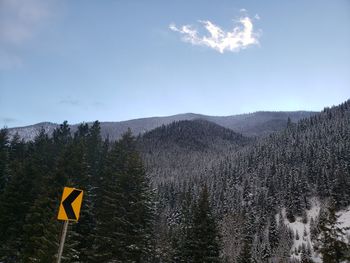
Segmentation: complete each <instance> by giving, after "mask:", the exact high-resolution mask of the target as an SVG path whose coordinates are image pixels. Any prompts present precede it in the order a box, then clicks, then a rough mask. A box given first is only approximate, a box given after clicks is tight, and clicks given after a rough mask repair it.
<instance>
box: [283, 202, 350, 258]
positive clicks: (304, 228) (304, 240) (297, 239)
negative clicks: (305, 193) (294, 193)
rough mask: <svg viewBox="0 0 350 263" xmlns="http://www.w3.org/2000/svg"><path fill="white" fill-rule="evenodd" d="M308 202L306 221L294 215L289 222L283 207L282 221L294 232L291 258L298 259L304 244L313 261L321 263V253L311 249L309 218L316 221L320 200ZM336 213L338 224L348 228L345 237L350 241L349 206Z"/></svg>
mask: <svg viewBox="0 0 350 263" xmlns="http://www.w3.org/2000/svg"><path fill="white" fill-rule="evenodd" d="M310 204H311V208H310V210H306V215H307V223H303V218H302V217H296V220H295V222H293V223H291V222H289V221H288V219H287V217H286V209H285V208H283V209H282V216H283V222H284V224H285V225H286V226H287V227H288V228H289V229H290V230H291V231H292V232H293V233H294V240H293V246H292V248H291V258H292V259H297V260H300V257H301V248H302V246H305V247H306V248H309V249H310V251H311V256H312V259H313V261H314V262H315V263H322V259H321V255H320V254H318V253H317V252H316V251H314V249H313V243H312V240H311V235H310V222H311V219H312V220H313V221H317V219H318V217H319V214H320V209H321V202H320V201H319V199H318V198H312V199H311V200H310ZM337 215H339V218H338V222H339V223H340V225H339V226H340V227H342V228H349V230H347V232H346V237H345V238H346V239H347V242H349V243H350V206H349V207H348V208H347V209H344V210H341V211H339V212H337ZM276 219H277V220H278V214H277V215H276Z"/></svg>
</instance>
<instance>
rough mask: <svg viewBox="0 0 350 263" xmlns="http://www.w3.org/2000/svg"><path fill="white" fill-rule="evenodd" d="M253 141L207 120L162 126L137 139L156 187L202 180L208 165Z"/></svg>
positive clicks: (179, 122) (185, 121)
mask: <svg viewBox="0 0 350 263" xmlns="http://www.w3.org/2000/svg"><path fill="white" fill-rule="evenodd" d="M253 141H254V139H252V138H249V137H245V136H243V135H241V134H239V133H236V132H234V131H232V130H230V129H227V128H225V127H222V126H220V125H218V124H216V123H213V122H210V121H206V120H203V119H194V120H183V121H177V122H173V123H170V124H168V125H162V126H161V127H158V128H156V129H154V130H151V131H149V132H146V133H145V134H143V135H142V136H139V137H138V140H137V142H138V148H139V151H140V152H141V153H142V156H143V159H144V161H145V163H146V165H147V168H148V169H147V173H148V175H149V176H150V178H152V182H153V183H154V184H155V185H157V184H158V183H160V182H165V183H168V182H169V181H172V182H174V183H176V184H181V183H182V182H183V181H184V180H191V179H194V178H197V179H198V178H200V177H201V176H202V175H205V174H206V170H207V168H208V165H210V164H214V163H216V162H217V161H218V160H219V159H222V158H224V157H225V156H226V155H227V153H230V152H236V151H237V150H238V149H241V148H242V147H245V146H246V145H249V144H250V143H251V142H253Z"/></svg>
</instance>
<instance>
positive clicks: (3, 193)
mask: <svg viewBox="0 0 350 263" xmlns="http://www.w3.org/2000/svg"><path fill="white" fill-rule="evenodd" d="M259 114H260V115H259ZM259 114H258V113H255V114H252V115H249V114H248V115H244V116H240V117H241V118H243V119H244V121H245V126H244V125H243V126H240V127H241V128H242V127H243V128H244V127H248V130H250V131H251V132H255V131H256V130H255V129H257V127H262V128H263V127H265V130H264V131H266V128H269V127H271V126H273V124H276V127H278V125H280V126H281V127H282V126H283V127H282V128H281V130H279V131H276V132H273V133H272V134H270V135H269V136H260V137H253V138H252V137H249V136H245V135H242V134H239V133H237V132H235V131H233V130H232V129H229V128H227V127H223V126H221V125H219V124H217V123H216V122H213V121H209V120H207V119H208V116H204V117H207V119H205V118H203V115H191V116H188V115H182V117H183V118H188V117H193V119H191V120H186V119H185V120H179V121H174V122H170V123H168V124H166V125H165V124H164V125H162V124H159V123H158V125H159V126H158V127H156V128H154V129H151V130H149V131H146V132H143V133H142V134H140V135H139V136H137V137H136V138H133V137H132V136H131V133H129V132H128V133H126V134H125V135H124V136H123V138H122V139H121V140H119V141H118V142H112V141H108V140H105V141H103V140H102V138H101V134H100V128H99V125H100V124H99V123H98V122H96V123H94V124H93V125H92V126H89V127H88V126H87V125H86V126H85V125H84V126H81V128H80V129H79V131H78V132H75V133H74V135H73V136H71V134H70V133H69V132H68V131H69V130H68V127H67V126H66V125H61V126H60V128H59V129H58V130H57V132H56V134H55V137H54V138H50V137H49V136H47V135H46V134H44V133H40V135H39V136H37V137H36V138H35V140H34V141H33V142H23V141H20V140H12V141H10V142H9V141H8V136H7V130H6V129H4V130H0V211H2V213H1V214H0V233H1V234H0V261H1V262H26V260H27V259H30V260H32V259H36V260H37V261H38V262H53V261H54V260H53V258H54V255H55V253H56V251H57V245H58V244H57V242H52V240H57V237H58V236H59V231H60V229H61V224H59V222H58V221H57V220H56V217H54V216H52V215H55V214H57V211H56V210H57V202H58V201H59V197H58V195H59V193H60V192H61V190H62V188H63V187H64V186H66V185H70V186H74V187H76V188H78V189H84V204H83V207H82V213H81V217H80V220H79V223H78V224H74V225H73V224H72V226H71V228H70V230H69V231H70V233H71V234H70V237H68V238H67V240H66V248H65V251H66V255H67V258H72V259H73V261H77V260H78V261H79V262H107V261H108V262H109V261H111V260H114V259H120V258H122V257H124V256H125V255H128V254H125V251H128V250H129V249H130V250H129V252H130V253H131V254H133V252H132V251H133V249H134V248H137V250H138V248H139V246H138V245H137V246H134V244H140V243H138V242H139V241H137V240H139V239H138V237H139V235H137V236H136V237H137V240H136V241H130V242H131V243H129V244H131V245H126V243H124V241H123V242H119V241H118V240H120V237H122V238H124V237H133V236H134V233H138V234H140V235H141V236H142V237H144V238H147V240H148V239H149V238H150V237H152V239H153V240H152V242H151V243H148V242H146V243H145V244H144V245H142V246H144V249H145V250H143V251H145V253H147V255H152V256H153V255H154V258H153V259H152V260H149V261H147V262H154V263H156V262H192V261H191V260H183V259H184V258H186V255H192V252H191V251H193V250H194V249H196V248H197V247H198V244H199V243H197V241H198V240H203V241H206V240H205V237H206V236H207V235H206V233H207V232H208V231H207V230H205V231H203V229H205V228H206V227H205V226H206V225H207V224H205V222H204V224H203V225H202V224H201V223H198V222H201V221H198V220H197V219H198V218H205V216H199V217H198V215H204V214H202V212H201V213H198V211H199V210H198V208H199V207H202V205H200V204H203V202H201V201H200V199H199V198H198V197H201V196H202V194H201V193H203V190H202V189H205V190H206V192H207V194H206V196H207V197H206V201H205V203H206V205H205V207H207V208H210V209H207V210H202V211H207V212H205V214H206V215H211V216H210V222H212V223H213V224H212V225H217V226H218V228H217V230H215V231H214V227H212V228H210V229H212V231H213V232H216V231H219V232H220V233H219V235H220V240H221V242H220V247H221V248H222V249H221V253H220V254H221V256H222V262H233V263H241V262H257V263H265V262H271V263H275V262H276V263H279V262H286V263H301V262H304V263H305V262H317V263H318V262H320V263H321V262H348V261H346V260H347V259H348V258H349V256H350V246H349V244H350V231H349V229H347V227H348V226H350V137H349V136H350V100H348V101H346V102H344V103H343V104H341V105H339V106H336V107H332V108H325V109H324V110H323V111H322V112H320V113H317V114H314V115H312V116H310V117H308V118H303V119H301V120H299V121H298V122H292V121H288V120H287V121H286V119H283V118H282V117H283V116H285V115H283V114H282V115H283V116H282V117H281V116H280V115H279V114H280V113H259ZM289 115H291V114H289ZM175 117H179V116H175ZM236 117H237V116H236ZM171 118H174V116H172V117H171ZM212 118H214V119H215V118H216V120H217V121H218V119H220V118H221V119H220V120H221V121H222V122H221V123H222V124H225V125H226V126H228V125H230V124H232V125H233V124H234V125H237V123H234V122H233V121H232V119H230V118H227V117H220V118H219V117H212ZM254 118H256V119H254ZM296 118H297V117H296ZM290 119H291V120H292V118H290ZM146 120H147V119H146ZM294 120H295V119H294ZM134 121H136V120H134ZM134 121H131V122H134ZM139 121H140V120H139ZM143 121H145V120H141V121H140V123H141V124H142V122H143ZM156 121H159V119H156ZM146 122H147V121H146ZM148 123H150V122H148ZM241 123H242V122H241ZM248 123H250V124H251V125H248ZM254 123H255V124H254ZM269 123H270V125H269ZM278 123H280V124H278ZM129 124H130V123H129ZM142 125H144V124H142ZM142 125H141V126H142ZM266 126H268V127H266ZM52 127H55V124H50V123H45V124H44V126H43V128H44V130H46V131H47V132H50V130H52ZM139 127H140V126H139ZM142 127H145V126H142ZM253 128H254V129H253ZM262 128H261V129H262ZM74 129H76V127H74ZM33 130H35V129H34V128H33V127H31V131H33ZM262 130H263V129H262ZM73 132H74V130H73ZM269 132H271V131H267V133H269ZM259 134H260V133H259ZM140 157H141V158H140ZM136 175H137V176H136ZM135 176H136V177H135ZM149 186H151V187H149ZM130 193H131V194H130ZM145 198H146V199H145ZM142 200H143V201H145V203H144V202H143V201H142ZM202 200H204V199H202ZM140 201H142V202H143V203H144V204H145V205H146V206H142V207H148V208H150V210H149V209H146V210H147V211H148V212H147V211H145V210H144V209H143V208H142V207H141V208H140V206H139V204H140ZM84 205H85V206H84ZM203 207H204V206H203ZM116 209H117V210H116ZM116 211H118V212H116ZM151 211H154V213H153V212H151ZM126 214H127V215H128V216H125V215H126ZM126 218H127V219H126ZM196 218H197V219H196ZM208 218H209V217H208ZM134 219H137V221H134ZM144 219H145V220H144ZM139 220H141V221H144V222H145V223H146V224H147V225H148V226H150V227H151V228H152V229H154V232H153V231H152V233H150V232H149V229H148V228H147V229H148V230H147V229H145V228H142V227H140V224H139V223H138V222H140V221H139ZM135 222H136V223H135ZM120 223H122V225H121V226H119V224H120ZM214 223H215V224H214ZM101 226H102V227H103V228H101ZM198 226H200V227H199V228H198ZM111 229H112V231H111ZM201 229H202V230H201ZM199 230H200V232H202V233H204V235H203V238H202V237H201V238H199V239H197V238H193V237H195V236H197V237H199V236H198V235H197V233H199ZM130 233H131V234H130ZM194 233H196V235H193V234H194ZM96 236H98V237H99V238H96ZM201 236H202V235H201ZM214 238H215V237H214ZM127 239H128V240H129V238H127ZM208 239H209V237H208ZM218 239H219V237H218ZM123 240H125V239H123ZM130 240H134V239H133V238H132V239H130ZM106 242H107V244H109V246H106ZM127 242H129V241H127ZM205 243H207V242H205ZM38 244H40V246H38ZM192 244H197V245H196V246H195V247H194V248H193V247H192ZM200 244H202V243H200ZM203 244H204V243H203ZM113 246H117V247H118V250H117V252H116V255H110V256H109V252H110V251H111V250H110V249H109V248H110V247H113ZM43 248H44V249H43ZM101 248H103V250H101ZM206 248H208V247H206ZM106 252H107V253H106ZM129 252H127V253H129ZM217 252H218V251H217ZM131 254H130V255H131ZM106 256H108V257H110V259H111V260H101V258H104V257H106ZM121 256H122V257H121ZM179 256H180V259H181V260H178V259H179ZM22 258H23V259H24V260H21V259H22ZM91 258H92V259H93V261H92V260H91ZM329 258H331V259H332V260H329ZM333 259H334V260H333ZM134 261H135V262H136V261H137V262H143V261H142V260H134ZM145 262H146V261H145ZM197 262H204V261H197ZM206 262H209V261H206ZM210 262H212V261H210Z"/></svg>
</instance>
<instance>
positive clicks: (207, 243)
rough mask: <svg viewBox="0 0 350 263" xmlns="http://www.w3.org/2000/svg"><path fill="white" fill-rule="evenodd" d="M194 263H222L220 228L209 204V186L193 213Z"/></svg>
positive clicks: (201, 195) (202, 193) (204, 190)
mask: <svg viewBox="0 0 350 263" xmlns="http://www.w3.org/2000/svg"><path fill="white" fill-rule="evenodd" d="M192 228H193V230H192V231H193V234H192V235H193V236H192V238H193V247H192V261H190V262H193V263H215V262H220V249H221V241H220V235H219V231H218V226H217V223H216V220H215V217H214V216H213V214H212V210H211V207H210V203H209V193H208V189H207V186H206V185H205V186H204V187H203V190H202V192H201V194H200V197H199V200H198V203H197V204H196V205H195V206H194V212H193V221H192Z"/></svg>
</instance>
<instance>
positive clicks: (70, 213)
mask: <svg viewBox="0 0 350 263" xmlns="http://www.w3.org/2000/svg"><path fill="white" fill-rule="evenodd" d="M81 192H82V191H80V190H76V189H74V190H73V191H72V192H71V193H70V194H69V195H68V196H67V198H66V199H64V201H63V202H62V205H63V207H64V210H65V211H66V215H67V217H68V219H72V220H76V219H77V216H76V215H75V213H74V210H73V207H72V203H73V202H74V200H75V199H76V198H77V197H78V196H79V195H80V194H81Z"/></svg>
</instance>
